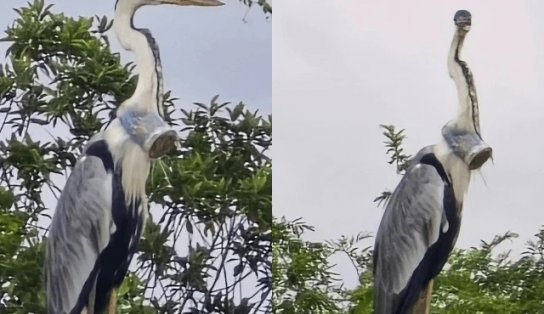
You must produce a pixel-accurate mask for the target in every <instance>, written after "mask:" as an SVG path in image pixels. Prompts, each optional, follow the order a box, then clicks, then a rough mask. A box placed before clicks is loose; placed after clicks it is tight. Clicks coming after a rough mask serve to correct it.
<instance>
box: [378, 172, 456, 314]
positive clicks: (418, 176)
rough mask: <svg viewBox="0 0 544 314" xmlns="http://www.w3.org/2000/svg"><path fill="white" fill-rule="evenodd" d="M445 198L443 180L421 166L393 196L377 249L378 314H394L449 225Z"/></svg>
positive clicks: (408, 173) (405, 180) (387, 209)
mask: <svg viewBox="0 0 544 314" xmlns="http://www.w3.org/2000/svg"><path fill="white" fill-rule="evenodd" d="M443 199H444V182H443V181H442V178H441V177H440V175H439V174H438V172H437V171H436V169H435V168H434V167H433V166H431V165H427V164H420V163H418V164H415V165H414V166H413V167H411V168H409V169H408V171H407V173H406V174H405V175H404V177H403V178H402V180H401V182H400V183H399V185H398V186H397V188H396V190H395V192H394V193H393V195H392V196H391V200H390V201H389V203H388V205H387V208H386V210H385V213H384V216H383V218H382V221H381V224H380V227H379V229H378V233H377V235H376V244H375V249H374V285H375V293H376V296H375V302H376V304H375V308H376V313H393V308H394V307H395V303H396V300H395V298H396V296H397V295H398V294H399V293H400V292H401V291H402V290H403V289H404V288H405V287H406V286H407V284H408V281H409V280H410V277H411V275H412V274H413V272H414V270H415V269H416V267H417V266H418V264H419V263H420V262H421V261H422V260H423V257H424V255H425V253H426V251H427V249H428V248H429V247H430V246H431V245H432V244H433V243H435V242H436V241H437V240H438V237H439V235H440V229H441V227H446V226H447V220H446V216H445V211H444V205H443Z"/></svg>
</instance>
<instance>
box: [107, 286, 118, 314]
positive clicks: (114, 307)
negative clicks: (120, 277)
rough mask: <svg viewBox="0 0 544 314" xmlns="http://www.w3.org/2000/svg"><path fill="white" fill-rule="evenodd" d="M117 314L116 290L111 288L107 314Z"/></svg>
mask: <svg viewBox="0 0 544 314" xmlns="http://www.w3.org/2000/svg"><path fill="white" fill-rule="evenodd" d="M115 313H117V289H115V288H113V290H112V291H111V296H110V304H109V306H108V314H115Z"/></svg>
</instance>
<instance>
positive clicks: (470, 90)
mask: <svg viewBox="0 0 544 314" xmlns="http://www.w3.org/2000/svg"><path fill="white" fill-rule="evenodd" d="M471 20H472V19H471V15H470V12H468V11H465V10H460V11H457V12H456V13H455V16H454V22H455V25H456V29H455V34H454V37H453V42H452V44H451V48H450V51H449V56H448V72H449V75H450V77H451V78H452V79H453V81H454V82H455V85H456V87H457V92H458V98H459V109H458V110H459V111H458V115H457V117H456V119H455V120H453V121H450V122H448V123H447V124H446V125H445V126H444V127H443V128H442V139H441V141H440V142H439V143H438V144H436V145H432V146H427V147H425V148H423V149H422V150H420V151H419V152H418V154H417V155H416V156H415V157H414V158H413V159H412V160H411V161H410V166H409V167H408V169H407V170H406V173H405V175H404V177H403V178H402V180H401V181H400V183H399V184H398V186H397V187H396V189H395V191H394V192H393V194H392V195H391V198H390V200H389V202H388V204H387V207H386V209H385V212H384V215H383V218H382V221H381V223H380V226H379V229H378V232H377V235H376V242H375V246H374V255H373V262H374V265H373V271H374V291H375V298H374V300H375V304H374V307H375V313H376V314H399V313H412V310H413V307H414V305H415V304H416V302H417V300H418V298H419V297H420V294H421V293H422V292H423V291H425V289H426V288H427V286H428V285H429V283H430V282H431V281H432V279H433V278H434V277H435V276H436V275H438V273H439V272H440V271H441V270H442V268H443V267H444V264H445V263H446V261H447V259H448V256H449V254H450V253H451V251H452V249H453V247H454V245H455V242H456V240H457V236H458V234H459V226H460V223H461V212H462V208H463V198H464V195H465V193H466V191H467V189H468V185H469V181H470V173H471V170H475V169H479V168H480V167H481V166H482V165H483V164H484V163H485V162H486V161H487V160H488V159H489V158H490V157H491V153H492V150H491V148H490V147H489V146H488V145H487V144H486V143H485V142H484V141H483V139H482V137H481V134H480V125H479V113H478V101H477V97H476V89H475V86H474V80H473V77H472V73H471V71H470V69H469V68H468V66H467V65H466V63H465V62H464V61H462V60H460V53H461V49H462V46H463V41H464V39H465V36H466V34H467V32H468V31H469V30H470V27H471Z"/></svg>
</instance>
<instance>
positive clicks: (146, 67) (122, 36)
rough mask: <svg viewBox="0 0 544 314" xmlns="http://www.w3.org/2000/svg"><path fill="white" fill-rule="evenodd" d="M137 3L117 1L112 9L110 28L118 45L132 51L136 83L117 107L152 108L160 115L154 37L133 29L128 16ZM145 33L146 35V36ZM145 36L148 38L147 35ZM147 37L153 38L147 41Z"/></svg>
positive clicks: (160, 103)
mask: <svg viewBox="0 0 544 314" xmlns="http://www.w3.org/2000/svg"><path fill="white" fill-rule="evenodd" d="M138 8H139V7H138V6H137V5H134V4H133V3H131V2H130V1H119V3H118V4H117V8H116V10H115V19H114V31H115V34H116V35H117V39H118V40H119V43H120V44H121V46H122V47H123V48H124V49H126V50H128V51H132V52H134V53H135V55H136V69H137V71H138V84H137V86H136V90H135V91H134V94H133V95H132V96H131V97H130V98H129V99H127V100H126V101H124V102H123V103H122V104H121V106H120V107H119V110H120V111H121V112H122V111H123V110H125V109H126V108H129V107H130V108H133V109H135V110H137V111H143V112H153V110H155V111H158V113H159V114H160V115H161V116H163V110H162V80H161V78H160V75H161V66H160V59H159V58H158V50H156V52H154V50H153V49H156V47H152V46H151V45H152V44H153V45H154V40H153V38H152V37H151V35H150V34H149V33H148V32H147V31H145V30H137V29H135V28H134V26H133V24H132V18H133V16H134V13H135V11H136V10H137V9H138ZM146 34H147V36H146ZM148 37H149V38H148ZM150 40H152V41H153V42H152V43H150Z"/></svg>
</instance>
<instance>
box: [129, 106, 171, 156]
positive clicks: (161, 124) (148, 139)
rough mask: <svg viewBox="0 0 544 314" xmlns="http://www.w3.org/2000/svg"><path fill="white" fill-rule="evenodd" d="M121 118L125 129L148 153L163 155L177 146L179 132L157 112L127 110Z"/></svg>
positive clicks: (150, 154)
mask: <svg viewBox="0 0 544 314" xmlns="http://www.w3.org/2000/svg"><path fill="white" fill-rule="evenodd" d="M118 118H119V120H120V122H121V125H122V126H123V128H124V129H125V131H126V132H127V133H128V134H129V135H130V137H131V138H132V139H133V140H134V141H135V142H136V143H138V144H139V145H140V146H141V147H142V149H143V150H144V151H145V152H146V153H147V154H148V156H149V158H151V159H155V158H159V157H162V156H163V155H165V154H167V153H168V152H170V151H172V150H173V149H174V148H175V147H176V143H177V142H178V140H179V138H178V134H177V132H176V131H175V130H174V129H172V127H170V126H169V125H168V124H167V123H166V122H165V121H164V120H163V119H162V117H161V116H159V115H158V114H157V113H145V112H137V111H126V112H123V114H122V115H120V116H119V117H118Z"/></svg>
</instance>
